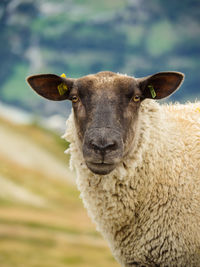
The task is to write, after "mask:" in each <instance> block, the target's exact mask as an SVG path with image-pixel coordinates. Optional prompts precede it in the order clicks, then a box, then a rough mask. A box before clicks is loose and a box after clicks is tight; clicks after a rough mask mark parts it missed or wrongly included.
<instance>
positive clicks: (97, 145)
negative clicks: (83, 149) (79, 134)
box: [90, 140, 118, 154]
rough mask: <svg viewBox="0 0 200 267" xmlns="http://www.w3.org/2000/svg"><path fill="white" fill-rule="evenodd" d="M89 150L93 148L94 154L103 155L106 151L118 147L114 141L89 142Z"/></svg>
mask: <svg viewBox="0 0 200 267" xmlns="http://www.w3.org/2000/svg"><path fill="white" fill-rule="evenodd" d="M90 144H91V148H93V149H94V150H95V151H96V152H100V153H101V154H105V153H106V152H107V151H111V150H116V149H117V147H118V145H117V142H116V141H115V140H110V141H107V142H106V141H100V140H99V141H98V140H92V141H91V143H90Z"/></svg>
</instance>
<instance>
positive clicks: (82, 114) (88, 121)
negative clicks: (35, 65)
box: [27, 71, 184, 175]
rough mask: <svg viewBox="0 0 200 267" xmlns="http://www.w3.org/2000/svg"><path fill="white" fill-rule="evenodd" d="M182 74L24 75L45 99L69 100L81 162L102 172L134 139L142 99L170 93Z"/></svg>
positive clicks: (107, 171) (113, 163)
mask: <svg viewBox="0 0 200 267" xmlns="http://www.w3.org/2000/svg"><path fill="white" fill-rule="evenodd" d="M183 78H184V75H183V74H182V73H179V72H160V73H157V74H154V75H151V76H148V77H144V78H138V79H136V78H133V77H130V76H125V75H121V74H116V73H113V72H108V71H104V72H99V73H97V74H94V75H87V76H84V77H81V78H79V79H68V78H65V77H60V76H57V75H54V74H41V75H34V76H30V77H28V79H27V81H28V83H29V85H30V86H31V87H32V88H33V89H34V90H35V91H36V92H37V93H38V94H39V95H41V96H43V97H45V98H47V99H50V100H57V101H60V100H66V99H67V100H71V101H72V106H73V110H74V119H75V124H76V129H77V135H78V138H79V141H80V144H81V149H82V152H83V157H84V159H85V162H86V165H87V166H88V168H89V169H90V170H91V171H92V172H93V173H96V174H101V175H105V174H108V173H110V172H111V171H112V170H113V169H114V168H115V167H116V166H117V164H119V162H121V161H122V159H123V157H124V156H125V155H126V154H127V153H128V151H129V148H130V147H131V145H132V144H133V143H134V140H135V136H136V131H137V125H138V114H139V109H140V104H141V102H142V101H143V100H144V99H145V98H155V99H162V98H164V97H167V96H169V95H171V94H172V93H173V92H174V91H175V90H177V89H178V87H179V86H180V84H181V83H182V81H183Z"/></svg>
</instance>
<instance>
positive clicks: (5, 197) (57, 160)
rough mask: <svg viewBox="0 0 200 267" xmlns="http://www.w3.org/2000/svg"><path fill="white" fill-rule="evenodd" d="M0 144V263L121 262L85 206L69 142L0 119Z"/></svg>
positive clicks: (57, 266) (36, 266) (30, 266)
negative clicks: (70, 163)
mask: <svg viewBox="0 0 200 267" xmlns="http://www.w3.org/2000/svg"><path fill="white" fill-rule="evenodd" d="M63 142H64V141H63ZM0 147H1V149H0V266H1V267H13V266H16V267H22V266H26V267H64V266H65V267H66V266H77V267H79V266H80V267H90V266H91V267H93V266H95V267H96V266H97V267H98V266H99V267H100V266H109V267H114V266H118V264H117V263H116V262H115V261H114V259H113V258H112V256H111V253H110V251H109V249H108V247H107V244H106V243H105V241H104V240H103V239H102V238H101V236H100V235H99V234H98V233H97V232H96V231H95V227H94V225H92V224H91V222H90V219H89V218H88V216H87V214H86V211H85V210H84V209H83V205H82V203H81V200H80V199H79V193H78V191H77V189H76V187H75V185H74V182H73V180H72V179H73V177H74V174H73V173H69V170H68V166H67V162H68V158H67V156H66V155H64V154H63V151H64V149H65V148H66V147H67V143H62V141H60V139H59V137H57V136H56V135H55V134H54V133H52V132H50V131H48V130H45V129H42V128H40V127H38V126H34V125H29V126H26V125H23V126H21V125H16V124H13V123H11V122H8V121H6V120H4V119H0Z"/></svg>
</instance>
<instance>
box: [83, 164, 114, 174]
mask: <svg viewBox="0 0 200 267" xmlns="http://www.w3.org/2000/svg"><path fill="white" fill-rule="evenodd" d="M86 165H87V167H88V168H89V169H90V171H91V172H93V173H95V174H100V175H106V174H109V173H110V172H111V171H113V170H114V168H115V167H116V164H115V163H104V162H101V163H94V162H86Z"/></svg>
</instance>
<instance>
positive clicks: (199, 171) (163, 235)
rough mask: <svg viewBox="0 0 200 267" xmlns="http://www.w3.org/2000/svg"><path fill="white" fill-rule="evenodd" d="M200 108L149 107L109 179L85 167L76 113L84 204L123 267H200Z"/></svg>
mask: <svg viewBox="0 0 200 267" xmlns="http://www.w3.org/2000/svg"><path fill="white" fill-rule="evenodd" d="M199 108H200V103H198V102H197V103H194V104H191V103H188V104H186V105H180V104H176V105H159V104H158V103H157V102H155V101H153V100H144V101H143V102H142V103H141V107H140V113H139V127H138V132H137V138H136V143H135V144H134V146H132V147H131V150H130V151H129V154H128V155H126V157H125V158H123V162H121V163H120V164H119V165H118V166H117V167H116V168H115V170H114V171H112V172H111V173H110V174H108V175H103V176H102V175H96V174H93V173H92V172H91V171H90V170H89V169H88V168H87V166H86V164H85V161H84V158H83V155H82V151H81V148H80V142H79V140H78V137H77V133H76V127H75V124H74V114H73V112H72V113H71V115H70V117H69V119H68V121H67V131H66V134H65V136H64V137H65V138H66V140H67V141H69V142H70V148H69V152H70V154H71V159H70V166H71V167H72V168H74V169H75V170H76V183H77V186H78V189H79V190H80V192H81V198H82V200H83V203H84V205H85V207H86V209H87V210H88V213H89V216H90V217H91V218H92V220H93V221H94V223H95V224H96V225H97V229H98V230H99V231H100V232H101V233H102V234H103V236H104V237H105V239H106V240H107V241H108V243H109V245H110V247H111V250H112V252H113V254H114V256H115V257H116V259H117V260H118V261H119V262H120V263H121V264H122V265H123V266H136V265H134V264H133V262H135V263H136V262H137V263H139V264H140V265H144V266H158V264H159V266H161V267H162V266H163V267H164V266H170V267H173V266H177V267H182V266H190V267H194V266H195V267H197V266H200V111H199ZM131 263H132V265H131ZM156 264H157V265H156ZM140 265H137V266H140Z"/></svg>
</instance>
